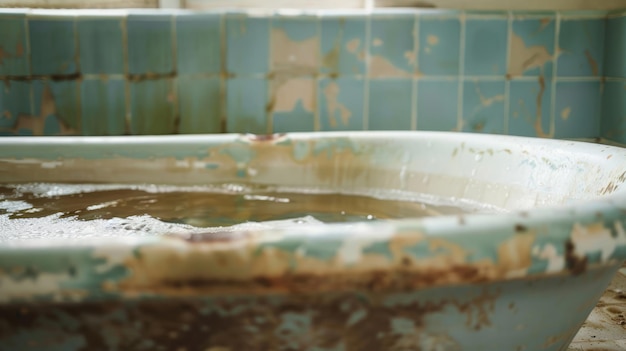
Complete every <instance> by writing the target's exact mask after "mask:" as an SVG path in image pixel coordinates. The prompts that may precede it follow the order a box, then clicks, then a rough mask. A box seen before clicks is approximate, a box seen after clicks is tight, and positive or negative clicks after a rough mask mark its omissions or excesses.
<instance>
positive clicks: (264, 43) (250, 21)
mask: <svg viewBox="0 0 626 351" xmlns="http://www.w3.org/2000/svg"><path fill="white" fill-rule="evenodd" d="M269 28H270V22H269V18H267V17H247V16H245V15H227V17H226V48H227V53H226V60H227V61H226V67H227V70H228V73H231V74H234V75H235V76H240V75H245V74H255V73H257V74H265V73H267V72H268V70H269V49H270V48H269V46H270V30H269Z"/></svg>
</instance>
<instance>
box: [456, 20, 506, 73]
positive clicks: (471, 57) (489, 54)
mask: <svg viewBox="0 0 626 351" xmlns="http://www.w3.org/2000/svg"><path fill="white" fill-rule="evenodd" d="M507 32H508V24H507V20H506V19H468V20H467V21H466V22H465V75H469V76H481V75H482V76H500V75H502V76H503V75H504V74H505V73H506V56H507Z"/></svg>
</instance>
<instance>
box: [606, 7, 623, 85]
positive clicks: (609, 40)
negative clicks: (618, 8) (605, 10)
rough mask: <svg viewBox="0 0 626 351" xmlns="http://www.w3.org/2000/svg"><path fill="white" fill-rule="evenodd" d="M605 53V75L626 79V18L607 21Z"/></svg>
mask: <svg viewBox="0 0 626 351" xmlns="http://www.w3.org/2000/svg"><path fill="white" fill-rule="evenodd" d="M605 52H606V54H605V61H604V62H605V64H604V67H605V69H604V73H605V75H606V76H607V77H615V78H618V77H620V78H626V16H621V17H612V18H609V19H607V22H606V51H605Z"/></svg>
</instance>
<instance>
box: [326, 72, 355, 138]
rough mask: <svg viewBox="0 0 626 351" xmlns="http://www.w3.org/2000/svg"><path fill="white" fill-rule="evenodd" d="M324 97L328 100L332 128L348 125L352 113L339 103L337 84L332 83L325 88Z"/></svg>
mask: <svg viewBox="0 0 626 351" xmlns="http://www.w3.org/2000/svg"><path fill="white" fill-rule="evenodd" d="M324 97H325V98H326V105H327V109H328V119H329V123H330V126H331V127H336V126H337V125H338V123H342V124H343V125H348V123H349V121H350V117H352V112H351V111H350V110H348V108H347V107H346V106H345V105H344V104H342V103H341V102H339V85H338V84H337V83H335V82H330V83H329V84H328V85H327V86H326V88H324Z"/></svg>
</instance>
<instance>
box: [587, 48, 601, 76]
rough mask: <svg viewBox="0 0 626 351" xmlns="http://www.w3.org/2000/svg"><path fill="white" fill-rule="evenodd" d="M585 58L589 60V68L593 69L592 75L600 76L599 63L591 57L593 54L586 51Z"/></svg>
mask: <svg viewBox="0 0 626 351" xmlns="http://www.w3.org/2000/svg"><path fill="white" fill-rule="evenodd" d="M585 57H586V58H587V62H588V63H589V67H590V68H591V73H592V74H593V75H594V76H597V75H598V62H596V60H595V59H594V58H593V56H591V52H589V50H585Z"/></svg>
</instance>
